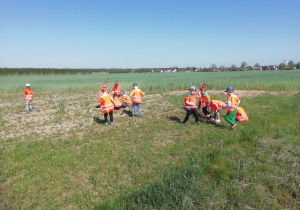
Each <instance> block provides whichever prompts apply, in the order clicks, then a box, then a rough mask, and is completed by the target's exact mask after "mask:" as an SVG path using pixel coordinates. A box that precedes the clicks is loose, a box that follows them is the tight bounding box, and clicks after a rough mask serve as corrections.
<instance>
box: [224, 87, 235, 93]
mask: <svg viewBox="0 0 300 210" xmlns="http://www.w3.org/2000/svg"><path fill="white" fill-rule="evenodd" d="M233 90H234V88H233V87H231V86H229V87H227V88H226V90H225V92H227V91H233Z"/></svg>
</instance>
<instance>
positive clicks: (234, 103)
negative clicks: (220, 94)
mask: <svg viewBox="0 0 300 210" xmlns="http://www.w3.org/2000/svg"><path fill="white" fill-rule="evenodd" d="M228 99H229V100H230V101H231V106H230V107H228V110H227V111H228V112H229V113H231V112H233V111H234V110H235V109H236V108H237V107H238V105H237V104H238V102H239V100H240V98H239V97H237V96H229V97H227V100H228Z"/></svg>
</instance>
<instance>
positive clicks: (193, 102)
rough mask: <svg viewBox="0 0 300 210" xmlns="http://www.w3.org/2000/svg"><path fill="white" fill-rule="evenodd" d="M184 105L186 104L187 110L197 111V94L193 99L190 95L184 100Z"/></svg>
mask: <svg viewBox="0 0 300 210" xmlns="http://www.w3.org/2000/svg"><path fill="white" fill-rule="evenodd" d="M186 102H189V103H192V104H194V105H190V104H187V103H186ZM184 103H185V108H186V109H196V107H197V106H196V103H197V96H196V94H193V98H191V97H190V95H188V96H187V97H185V98H184Z"/></svg>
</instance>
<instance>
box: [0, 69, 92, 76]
mask: <svg viewBox="0 0 300 210" xmlns="http://www.w3.org/2000/svg"><path fill="white" fill-rule="evenodd" d="M84 74H91V71H90V70H89V69H51V68H0V76H24V75H84Z"/></svg>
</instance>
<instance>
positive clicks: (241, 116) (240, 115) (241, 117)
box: [235, 107, 249, 122]
mask: <svg viewBox="0 0 300 210" xmlns="http://www.w3.org/2000/svg"><path fill="white" fill-rule="evenodd" d="M235 119H236V120H238V121H240V122H245V121H248V120H249V119H248V116H247V114H246V112H245V111H244V109H243V108H242V107H238V108H237V111H236V115H235Z"/></svg>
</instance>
